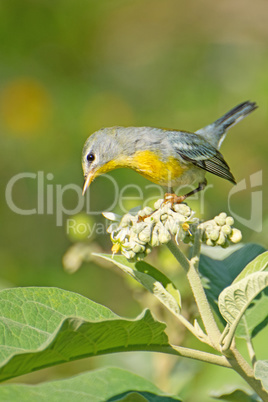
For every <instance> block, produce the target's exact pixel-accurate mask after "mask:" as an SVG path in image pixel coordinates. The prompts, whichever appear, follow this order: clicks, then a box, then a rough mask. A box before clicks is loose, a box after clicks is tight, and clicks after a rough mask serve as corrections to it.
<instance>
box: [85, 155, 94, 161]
mask: <svg viewBox="0 0 268 402" xmlns="http://www.w3.org/2000/svg"><path fill="white" fill-rule="evenodd" d="M94 159H95V155H94V154H92V153H90V154H87V160H88V161H89V162H93V161H94Z"/></svg>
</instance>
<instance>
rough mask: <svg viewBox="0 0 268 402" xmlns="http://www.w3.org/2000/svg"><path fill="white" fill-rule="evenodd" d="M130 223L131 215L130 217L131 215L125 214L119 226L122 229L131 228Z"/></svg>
mask: <svg viewBox="0 0 268 402" xmlns="http://www.w3.org/2000/svg"><path fill="white" fill-rule="evenodd" d="M132 221H133V215H131V214H126V215H124V216H123V218H122V219H121V222H120V226H121V227H122V228H123V227H126V226H131V225H132Z"/></svg>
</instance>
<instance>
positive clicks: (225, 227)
mask: <svg viewBox="0 0 268 402" xmlns="http://www.w3.org/2000/svg"><path fill="white" fill-rule="evenodd" d="M221 230H222V233H224V234H225V235H229V234H231V233H232V228H231V226H229V225H223V226H222V228H221Z"/></svg>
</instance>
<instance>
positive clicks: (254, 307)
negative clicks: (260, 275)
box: [236, 288, 268, 340]
mask: <svg viewBox="0 0 268 402" xmlns="http://www.w3.org/2000/svg"><path fill="white" fill-rule="evenodd" d="M267 324H268V288H266V289H264V290H263V291H262V292H261V293H260V294H259V295H258V296H256V297H255V299H254V300H253V301H252V303H251V304H250V306H249V308H248V309H247V310H246V311H245V313H244V315H243V317H242V318H241V320H240V322H239V324H238V327H237V329H236V336H237V337H238V338H243V339H246V340H248V339H252V338H254V337H255V336H256V335H257V334H258V333H259V332H260V331H261V330H262V329H263V328H265V327H266V326H267Z"/></svg>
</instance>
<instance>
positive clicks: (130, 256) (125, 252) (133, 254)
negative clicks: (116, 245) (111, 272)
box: [121, 248, 136, 260]
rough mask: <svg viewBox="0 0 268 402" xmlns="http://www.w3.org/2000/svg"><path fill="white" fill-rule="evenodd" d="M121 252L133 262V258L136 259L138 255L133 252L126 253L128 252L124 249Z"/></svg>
mask: <svg viewBox="0 0 268 402" xmlns="http://www.w3.org/2000/svg"><path fill="white" fill-rule="evenodd" d="M121 252H122V254H123V255H124V256H125V257H126V258H127V259H128V260H131V259H132V258H134V257H135V256H136V254H135V253H134V251H132V250H129V251H126V250H124V248H122V251H121Z"/></svg>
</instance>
